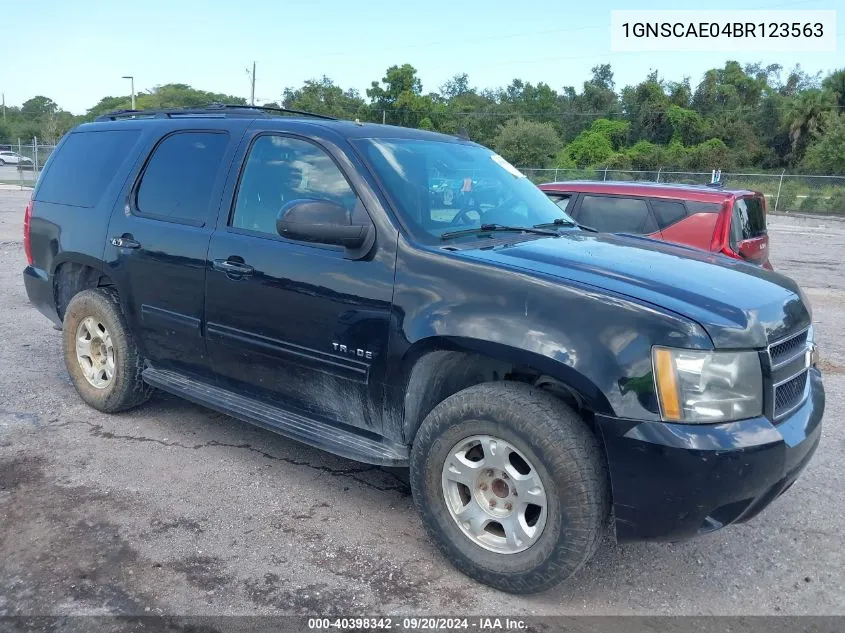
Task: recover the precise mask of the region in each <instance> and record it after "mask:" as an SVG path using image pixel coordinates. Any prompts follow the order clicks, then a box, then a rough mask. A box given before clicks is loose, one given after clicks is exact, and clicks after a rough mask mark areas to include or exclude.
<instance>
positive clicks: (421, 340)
mask: <svg viewBox="0 0 845 633" xmlns="http://www.w3.org/2000/svg"><path fill="white" fill-rule="evenodd" d="M506 247H507V246H504V247H503V248H506ZM394 310H395V314H396V315H397V316H398V322H397V325H396V327H397V329H398V331H396V332H393V333H392V335H391V343H390V346H389V348H390V349H389V353H390V354H391V359H390V360H391V366H395V367H399V368H401V371H397V372H394V373H393V375H394V378H393V379H392V380H391V381H389V383H388V393H389V394H390V395H389V397H388V400H391V398H392V400H393V402H392V407H393V408H396V409H399V410H402V411H404V416H405V417H407V418H409V420H408V422H407V423H405V422H403V424H402V427H401V428H402V430H403V435H404V434H405V433H407V432H408V431H409V428H410V427H409V426H408V425H410V426H413V424H415V423H416V421H415V420H414V419H413V416H414V415H415V410H414V397H411V399H410V400H406V398H405V394H406V391H407V392H410V391H412V390H415V389H420V388H422V389H424V388H425V387H424V386H423V385H421V384H420V383H419V382H418V381H417V378H419V377H421V376H424V375H427V372H425V371H424V370H422V369H416V370H415V369H414V368H415V367H416V366H417V362H418V361H419V360H420V359H422V358H425V357H426V354H427V353H428V352H430V351H432V350H460V351H464V352H468V353H472V354H476V355H477V356H479V357H481V358H485V359H491V360H495V361H499V362H500V363H501V364H502V366H505V365H506V366H508V367H515V368H519V367H525V368H530V369H531V370H534V372H535V373H538V374H544V375H547V376H550V377H552V378H553V379H556V380H558V381H560V382H562V383H564V384H565V385H567V386H569V387H570V388H571V389H572V390H574V391H575V392H576V393H577V394H578V395H579V396H581V398H582V400H583V402H584V405H585V407H586V408H588V409H590V410H591V411H593V412H596V413H601V414H602V415H608V416H614V417H626V418H633V419H642V420H657V419H659V410H658V405H657V400H656V397H655V394H654V385H653V378H652V366H651V348H652V346H654V345H668V346H674V347H687V348H693V349H712V348H713V345H712V341H711V340H710V338H709V337H708V336H707V334H706V333H705V332H704V330H703V329H702V328H701V326H699V325H698V324H696V323H695V322H693V321H691V320H689V319H687V318H685V317H682V316H680V315H678V314H675V313H673V312H669V311H662V310H660V309H659V308H657V307H655V306H653V305H650V304H646V303H643V302H639V301H637V300H636V299H633V298H630V297H625V296H621V295H617V294H614V293H612V292H609V291H606V290H602V289H599V288H596V287H592V286H589V285H586V284H579V283H574V282H567V283H561V281H560V279H551V278H549V279H547V278H544V277H542V276H540V275H536V274H528V273H526V272H525V271H521V270H514V269H510V268H507V267H504V266H491V265H490V264H489V263H488V264H484V263H479V262H476V261H473V260H471V259H468V258H460V257H459V256H456V255H455V254H454V253H449V252H443V251H441V250H439V249H435V248H420V247H418V246H415V247H411V246H410V245H408V244H407V243H406V242H404V240H403V239H400V246H399V252H398V261H397V272H396V287H395V292H394ZM394 363H395V364H394ZM493 364H494V365H495V363H493ZM488 369H489V368H488ZM482 373H483V372H482ZM417 397H418V398H420V399H424V396H422V397H421V396H417ZM399 398H401V405H400V404H399V402H397V400H398V399H399ZM409 407H410V410H409ZM385 427H386V428H385V430H386V431H387V430H388V428H389V427H390V420H388V424H386V425H385Z"/></svg>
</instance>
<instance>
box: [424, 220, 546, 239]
mask: <svg viewBox="0 0 845 633" xmlns="http://www.w3.org/2000/svg"><path fill="white" fill-rule="evenodd" d="M493 231H511V232H518V233H533V234H535V235H548V236H549V237H558V234H557V231H549V230H547V229H543V228H542V227H540V226H507V225H505V224H482V225H481V226H476V227H474V228H471V229H461V230H459V231H447V232H446V233H443V235H441V236H440V239H441V240H449V239H452V238H453V237H460V236H461V235H472V234H473V233H492V232H493Z"/></svg>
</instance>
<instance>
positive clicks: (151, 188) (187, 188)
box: [136, 132, 229, 226]
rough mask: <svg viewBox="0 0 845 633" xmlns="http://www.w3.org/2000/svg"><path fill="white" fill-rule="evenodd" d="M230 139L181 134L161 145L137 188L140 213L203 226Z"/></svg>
mask: <svg viewBox="0 0 845 633" xmlns="http://www.w3.org/2000/svg"><path fill="white" fill-rule="evenodd" d="M228 143H229V135H228V134H225V133H215V132H179V133H177V134H173V135H171V136H168V137H166V138H165V139H164V140H163V141H162V142H161V143H159V144H158V146H157V147H156V149H155V151H154V152H153V155H152V158H150V160H149V162H148V163H147V167H146V169H145V170H144V175H143V176H142V177H141V184H140V185H139V187H138V194H137V197H136V204H137V207H138V211H140V212H141V213H142V214H144V215H149V216H152V217H155V218H159V219H166V220H172V221H174V222H181V223H184V224H194V225H197V226H201V225H203V224H204V223H205V219H206V217H207V216H208V205H209V201H210V200H211V192H212V190H213V189H214V182H215V181H216V180H217V175H218V173H219V171H220V165H221V163H222V161H223V154H224V153H225V152H226V146H227V145H228Z"/></svg>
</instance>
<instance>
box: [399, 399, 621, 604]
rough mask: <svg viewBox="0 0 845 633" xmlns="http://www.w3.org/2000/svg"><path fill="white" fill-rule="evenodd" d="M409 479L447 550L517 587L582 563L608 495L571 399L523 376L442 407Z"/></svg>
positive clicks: (469, 570) (418, 446)
mask: <svg viewBox="0 0 845 633" xmlns="http://www.w3.org/2000/svg"><path fill="white" fill-rule="evenodd" d="M411 488H412V491H413V494H414V501H415V503H416V506H417V509H418V511H419V513H420V515H421V517H422V520H423V523H424V525H425V527H426V529H427V530H428V532H429V534H430V535H431V536H432V537H433V539H434V540H435V542H436V543H437V545H438V546H439V547H440V549H441V551H442V552H443V553H444V554H445V555H446V557H447V558H449V559H450V560H451V561H452V562H453V563H454V564H455V566H456V567H457V568H458V569H459V570H461V571H462V572H464V573H465V574H467V575H468V576H471V577H472V578H475V579H476V580H479V581H481V582H483V583H485V584H488V585H491V586H493V587H496V588H497V589H501V590H503V591H508V592H512V593H532V592H536V591H542V590H544V589H547V588H549V587H551V586H553V585H554V584H556V583H558V582H560V581H562V580H564V579H566V578H568V577H569V576H571V575H572V574H573V573H575V572H576V571H577V570H578V569H579V568H580V567H581V566H582V565H583V564H584V563H585V562H586V561H587V560H588V559H589V558H590V556H592V554H593V553H594V551H595V549H596V547H597V545H598V543H599V542H600V539H601V536H602V534H603V528H604V524H605V521H606V519H607V515H608V512H609V504H610V492H609V484H608V481H607V472H606V468H605V461H604V456H603V454H602V451H601V447H600V446H599V443H598V440H597V438H596V437H595V436H594V435H593V434H592V433H591V431H590V430H589V429H588V428H587V427H586V425H585V424H584V422H583V421H582V420H581V419H580V418H579V417H578V415H577V414H575V412H574V411H572V410H571V409H570V408H569V407H567V406H566V405H565V404H564V403H563V402H561V401H560V400H558V399H557V398H555V397H554V396H552V395H550V394H548V393H546V392H544V391H542V390H540V389H536V388H533V387H530V386H528V385H524V384H520V383H488V384H483V385H477V386H475V387H470V388H469V389H466V390H464V391H461V392H459V393H457V394H455V395H453V396H451V397H449V398H447V399H446V400H444V401H443V402H442V403H440V404H439V405H438V406H437V407H435V409H434V410H433V411H432V412H431V413H430V414H429V415H428V417H426V419H425V421H424V422H423V424H422V427H421V428H420V430H419V433H418V434H417V437H416V439H415V441H414V445H413V449H412V452H411Z"/></svg>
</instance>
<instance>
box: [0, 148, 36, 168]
mask: <svg viewBox="0 0 845 633" xmlns="http://www.w3.org/2000/svg"><path fill="white" fill-rule="evenodd" d="M31 163H32V159H31V158H27V157H26V156H21V155H20V154H18V153H17V152H7V151H0V167H2V166H3V165H29V164H31Z"/></svg>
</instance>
